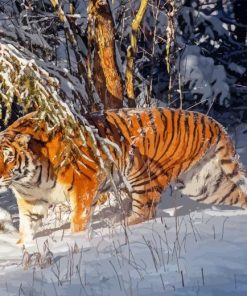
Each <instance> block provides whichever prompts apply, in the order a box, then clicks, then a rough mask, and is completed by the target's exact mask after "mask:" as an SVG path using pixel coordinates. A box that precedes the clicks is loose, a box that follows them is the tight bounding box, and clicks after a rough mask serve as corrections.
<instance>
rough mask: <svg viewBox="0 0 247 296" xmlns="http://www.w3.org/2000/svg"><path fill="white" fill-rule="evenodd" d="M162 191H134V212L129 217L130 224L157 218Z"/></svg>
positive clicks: (128, 222)
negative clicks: (141, 192)
mask: <svg viewBox="0 0 247 296" xmlns="http://www.w3.org/2000/svg"><path fill="white" fill-rule="evenodd" d="M159 201H160V192H158V191H153V192H146V193H145V192H144V193H143V194H140V193H132V213H131V215H130V216H129V217H128V218H127V224H128V225H134V224H138V223H142V222H144V221H147V220H151V219H153V218H155V215H156V206H157V204H158V203H159Z"/></svg>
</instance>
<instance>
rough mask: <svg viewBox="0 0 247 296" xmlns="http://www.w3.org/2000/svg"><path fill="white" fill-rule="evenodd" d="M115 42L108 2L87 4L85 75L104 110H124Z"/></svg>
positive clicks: (92, 0)
mask: <svg viewBox="0 0 247 296" xmlns="http://www.w3.org/2000/svg"><path fill="white" fill-rule="evenodd" d="M114 40H115V38H114V22H113V17H112V14H111V10H110V6H109V3H108V1H107V0H89V4H88V43H89V44H88V47H89V48H88V75H89V79H90V80H91V81H93V84H94V87H95V89H96V91H97V93H98V96H99V98H100V100H101V101H102V103H103V105H104V109H110V108H121V107H123V82H122V78H121V75H120V72H119V69H118V65H117V61H116V48H115V41H114Z"/></svg>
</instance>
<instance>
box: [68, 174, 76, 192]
mask: <svg viewBox="0 0 247 296" xmlns="http://www.w3.org/2000/svg"><path fill="white" fill-rule="evenodd" d="M74 183H75V173H74V172H73V177H72V182H71V185H70V187H69V188H68V191H71V190H72V189H73V187H74Z"/></svg>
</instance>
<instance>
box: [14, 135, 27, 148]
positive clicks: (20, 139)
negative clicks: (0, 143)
mask: <svg viewBox="0 0 247 296" xmlns="http://www.w3.org/2000/svg"><path fill="white" fill-rule="evenodd" d="M30 140H31V136H30V135H28V134H18V135H16V136H15V141H16V142H17V143H18V144H19V145H20V146H22V147H26V148H27V145H28V143H29V141H30Z"/></svg>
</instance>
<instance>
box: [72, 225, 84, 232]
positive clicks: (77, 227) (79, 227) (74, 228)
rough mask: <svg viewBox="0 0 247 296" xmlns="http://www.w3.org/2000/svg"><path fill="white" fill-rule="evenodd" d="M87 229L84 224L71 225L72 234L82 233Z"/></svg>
mask: <svg viewBox="0 0 247 296" xmlns="http://www.w3.org/2000/svg"><path fill="white" fill-rule="evenodd" d="M85 229H86V227H85V225H84V224H79V223H71V225H70V231H71V232H80V231H84V230H85Z"/></svg>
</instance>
